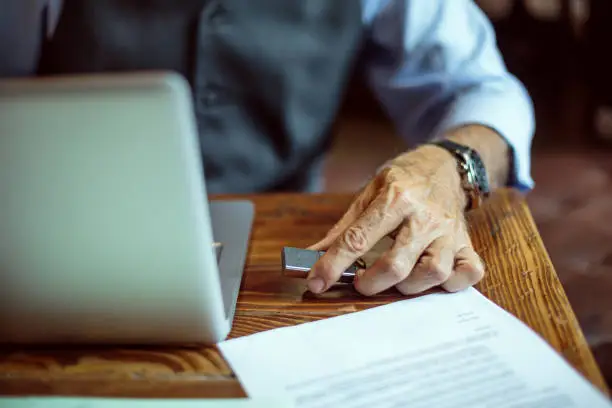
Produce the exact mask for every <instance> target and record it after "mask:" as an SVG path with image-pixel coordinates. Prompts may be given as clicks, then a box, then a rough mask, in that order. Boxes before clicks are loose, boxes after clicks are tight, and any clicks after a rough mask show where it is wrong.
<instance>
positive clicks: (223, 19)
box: [208, 3, 229, 25]
mask: <svg viewBox="0 0 612 408" xmlns="http://www.w3.org/2000/svg"><path fill="white" fill-rule="evenodd" d="M228 15H229V13H228V11H227V8H225V6H224V5H223V4H220V3H217V4H216V5H215V6H213V8H212V10H211V11H210V13H209V15H208V21H210V22H211V23H212V24H215V25H221V24H224V23H227V21H228Z"/></svg>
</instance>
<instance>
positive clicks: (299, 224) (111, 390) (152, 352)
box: [0, 190, 608, 398]
mask: <svg viewBox="0 0 612 408" xmlns="http://www.w3.org/2000/svg"><path fill="white" fill-rule="evenodd" d="M223 198H227V197H223ZM241 198H244V197H241ZM250 198H252V199H253V201H254V202H255V205H256V219H255V225H254V230H253V234H252V237H251V238H252V239H251V246H250V250H249V256H248V260H247V266H246V271H245V276H244V279H243V283H242V290H241V293H240V297H239V300H238V307H237V311H236V317H235V322H234V328H233V331H232V333H231V334H230V337H238V336H244V335H248V334H251V333H256V332H259V331H263V330H269V329H273V328H276V327H282V326H289V325H295V324H299V323H304V322H310V321H315V320H318V319H323V318H327V317H331V316H338V315H341V314H345V313H351V312H355V311H358V310H363V309H366V308H369V307H373V306H377V305H381V304H385V303H389V302H393V301H397V300H400V299H403V298H402V297H401V296H400V295H399V294H398V293H396V292H395V291H388V292H386V293H383V294H381V295H378V296H375V297H372V298H364V297H362V296H360V295H358V294H357V293H356V292H355V291H353V290H352V288H351V287H350V286H339V287H338V288H334V289H333V290H331V291H329V292H328V293H325V294H324V295H321V296H314V295H312V294H310V293H309V292H307V291H306V290H305V285H304V281H303V280H302V279H292V278H286V277H283V276H282V275H281V269H280V251H281V248H282V247H283V246H295V247H306V246H308V245H310V244H312V243H313V242H315V241H317V240H318V239H320V238H321V237H322V236H323V235H324V234H325V233H326V231H327V230H328V229H329V228H330V227H331V226H332V225H333V224H334V223H335V222H336V221H337V220H338V219H339V217H340V216H341V215H342V214H343V212H344V210H345V209H346V208H347V206H348V204H349V203H350V200H351V197H350V196H348V195H268V196H253V197H250ZM468 218H469V222H470V231H471V235H472V239H473V242H474V245H475V247H476V249H477V251H478V253H479V254H480V255H481V256H482V257H483V259H484V261H485V264H486V266H487V275H486V277H485V279H484V280H483V281H482V282H481V283H480V284H479V285H478V286H477V288H478V289H479V290H480V291H481V292H482V293H484V294H485V295H486V296H487V297H489V298H490V299H491V300H493V301H494V302H496V303H497V304H498V305H500V306H502V307H503V308H505V309H506V310H508V311H509V312H510V313H512V314H514V315H515V316H517V317H518V318H519V319H521V320H522V321H523V322H525V323H526V324H527V325H529V326H530V327H531V328H532V329H534V330H535V331H536V332H537V333H539V334H540V335H541V336H542V337H543V338H544V339H545V340H546V341H548V343H549V344H550V345H551V346H552V347H554V348H555V349H556V350H557V351H558V352H560V353H561V354H562V355H563V356H564V357H565V358H566V360H567V361H568V362H569V363H570V364H571V365H572V366H574V367H575V368H576V369H577V370H578V371H580V372H581V373H582V374H583V375H584V376H585V377H586V378H587V379H588V380H589V381H591V382H592V383H593V384H594V385H595V386H597V387H598V388H600V389H601V390H603V391H604V392H606V393H607V392H608V390H607V387H606V384H605V383H604V380H603V378H602V376H601V373H600V371H599V368H598V367H597V365H596V363H595V360H594V359H593V356H592V354H591V352H590V350H589V348H588V345H587V343H586V341H585V339H584V336H583V334H582V332H581V330H580V328H579V326H578V323H577V320H576V317H575V316H574V313H573V311H572V308H571V306H570V304H569V302H568V300H567V297H566V296H565V293H564V290H563V288H562V286H561V284H560V282H559V280H558V278H557V275H556V273H555V270H554V268H553V265H552V264H551V261H550V259H549V257H548V254H547V252H546V250H545V248H544V245H543V243H542V240H541V238H540V236H539V235H538V232H537V230H536V227H535V225H534V222H533V219H532V218H531V214H530V212H529V209H528V208H527V206H526V204H525V201H524V200H523V198H522V197H521V196H520V195H518V194H517V193H515V192H513V191H511V190H503V191H500V192H498V193H496V194H494V195H493V196H492V198H491V199H490V200H489V202H488V203H487V204H486V206H485V207H484V208H483V209H480V210H477V211H474V212H472V213H470V214H469V217H468ZM24 323H25V324H27V323H26V322H24ZM296 352H299V351H297V350H296ZM0 394H10V395H94V396H133V397H185V398H188V397H229V396H244V393H243V391H242V389H241V387H240V385H239V384H238V382H237V381H236V380H235V378H234V376H233V373H232V371H231V369H230V368H229V367H228V365H227V364H226V363H225V361H224V360H223V358H222V357H221V356H220V355H219V353H218V352H217V351H216V349H215V348H213V347H208V348H207V347H202V348H193V347H184V348H176V347H173V348H150V347H142V348H115V347H99V348H96V347H91V348H83V349H75V348H66V349H61V348H55V349H50V348H49V349H46V348H34V349H19V348H13V349H3V350H0Z"/></svg>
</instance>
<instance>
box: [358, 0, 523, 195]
mask: <svg viewBox="0 0 612 408" xmlns="http://www.w3.org/2000/svg"><path fill="white" fill-rule="evenodd" d="M361 1H362V5H363V19H364V24H365V29H366V33H367V36H366V40H367V47H366V56H367V58H366V59H365V61H366V62H365V63H366V67H365V69H366V72H367V77H368V80H369V83H370V85H371V87H372V89H373V90H374V92H375V94H376V95H377V96H378V98H379V100H380V102H381V103H382V104H383V105H384V107H385V108H386V110H387V112H388V114H389V116H390V117H391V119H392V120H393V122H394V123H395V125H396V128H397V131H398V132H399V133H400V134H401V136H402V137H404V139H405V140H406V141H407V142H408V143H410V144H414V143H421V142H424V141H426V140H430V139H431V138H434V137H437V136H439V135H441V134H443V133H444V132H445V131H447V130H449V129H451V128H453V127H456V126H460V125H466V124H481V125H485V126H488V127H490V128H492V129H494V130H495V131H497V132H498V133H499V134H500V135H501V136H502V137H504V138H505V140H506V141H507V142H508V144H509V145H510V146H511V148H512V151H513V163H512V167H513V171H512V172H511V175H510V180H509V186H511V187H516V188H518V189H520V190H523V191H524V190H529V189H531V188H533V185H534V183H533V180H532V178H531V166H530V164H531V142H532V139H533V134H534V130H535V119H534V112H533V106H532V103H531V99H530V97H529V95H528V93H527V91H526V90H525V87H524V86H523V84H522V83H521V82H520V81H519V80H518V79H517V78H516V77H514V76H513V75H512V74H511V73H509V72H508V70H507V69H506V66H505V64H504V61H503V59H502V56H501V55H500V51H499V49H498V47H497V44H496V38H495V33H494V30H493V28H492V25H491V22H490V21H489V19H488V18H487V17H486V15H485V14H484V12H483V11H482V10H481V9H480V8H479V7H478V6H477V5H476V3H474V1H473V0H361Z"/></svg>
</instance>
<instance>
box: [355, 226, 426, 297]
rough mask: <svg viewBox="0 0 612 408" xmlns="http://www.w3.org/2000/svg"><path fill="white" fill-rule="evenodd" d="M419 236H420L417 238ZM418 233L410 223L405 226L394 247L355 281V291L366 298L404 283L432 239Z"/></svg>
mask: <svg viewBox="0 0 612 408" xmlns="http://www.w3.org/2000/svg"><path fill="white" fill-rule="evenodd" d="M417 234H418V235H420V236H419V237H417ZM426 235H429V234H423V233H417V232H416V231H415V228H413V227H412V226H411V225H410V224H409V223H407V224H406V225H404V226H403V227H402V228H401V229H400V231H399V233H398V234H397V237H396V239H395V243H394V245H393V246H392V247H391V249H390V250H389V251H387V252H386V253H385V254H383V256H381V257H380V258H379V259H378V260H377V261H376V262H375V263H374V264H373V265H372V266H371V267H370V268H368V269H367V270H365V271H364V272H363V273H362V274H361V275H359V276H358V277H357V279H356V280H355V283H354V285H355V289H356V290H357V291H358V292H360V293H362V294H363V295H366V296H371V295H374V294H376V293H379V292H382V291H384V290H387V289H389V288H391V287H393V286H395V285H397V284H398V283H400V282H402V281H404V280H405V279H406V278H407V277H408V276H409V275H410V272H411V271H412V270H413V268H414V266H415V265H416V263H417V261H418V260H419V257H420V256H421V254H422V253H423V251H424V250H425V248H426V247H427V244H428V243H429V242H431V241H432V239H431V238H430V237H428V236H426Z"/></svg>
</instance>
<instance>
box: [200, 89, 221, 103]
mask: <svg viewBox="0 0 612 408" xmlns="http://www.w3.org/2000/svg"><path fill="white" fill-rule="evenodd" d="M199 99H200V104H202V106H204V107H205V108H211V107H213V106H215V105H217V104H218V103H219V93H218V92H216V91H214V90H212V89H205V90H203V91H202V94H201V95H200V98H199Z"/></svg>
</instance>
